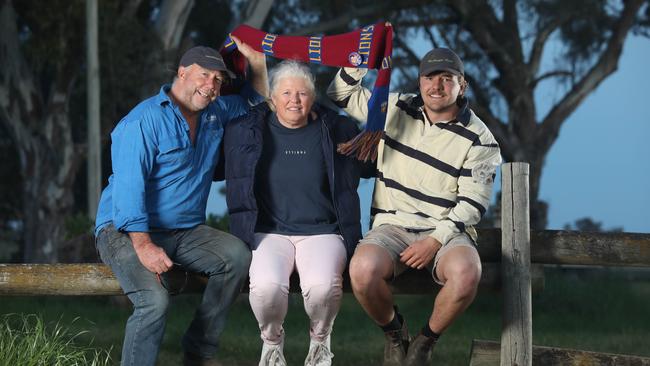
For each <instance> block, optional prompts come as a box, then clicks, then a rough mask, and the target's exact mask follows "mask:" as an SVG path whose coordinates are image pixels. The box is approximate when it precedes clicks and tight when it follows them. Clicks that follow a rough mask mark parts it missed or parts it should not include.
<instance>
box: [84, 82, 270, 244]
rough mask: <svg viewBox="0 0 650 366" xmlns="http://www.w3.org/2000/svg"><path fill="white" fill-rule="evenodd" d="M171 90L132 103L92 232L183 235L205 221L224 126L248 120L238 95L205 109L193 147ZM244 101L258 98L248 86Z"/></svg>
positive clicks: (118, 132) (116, 134) (115, 137)
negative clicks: (157, 230)
mask: <svg viewBox="0 0 650 366" xmlns="http://www.w3.org/2000/svg"><path fill="white" fill-rule="evenodd" d="M170 88H171V85H164V86H163V87H162V88H161V89H160V93H158V95H156V96H153V97H151V98H149V99H147V100H145V101H143V102H141V103H140V104H138V105H137V106H136V107H135V108H134V109H133V110H131V112H129V114H128V115H127V116H126V117H124V118H123V119H122V120H121V121H120V122H119V123H118V124H117V126H116V127H115V129H114V130H113V132H112V133H111V139H112V145H111V159H112V164H113V174H112V175H111V176H110V177H109V179H108V186H107V187H106V188H105V189H104V191H103V192H102V196H101V199H100V202H99V207H98V210H97V217H96V219H95V233H96V234H97V233H99V231H100V230H101V229H102V228H103V227H104V226H106V225H108V224H110V223H113V224H114V225H115V227H116V228H117V229H118V230H122V231H127V232H131V231H137V232H146V231H149V230H150V228H165V229H179V228H189V227H193V226H196V225H199V224H201V223H203V222H205V209H206V205H207V201H208V193H209V192H210V185H211V182H212V177H213V175H214V169H215V165H216V163H217V161H218V159H219V147H220V144H221V140H222V137H223V133H224V128H225V125H226V124H227V123H228V122H230V121H231V120H232V119H234V118H236V117H238V116H240V115H242V114H244V113H246V112H247V111H248V109H249V104H248V103H247V101H246V100H245V99H244V98H243V97H242V96H240V95H228V96H221V97H218V98H217V99H216V100H215V101H214V102H212V103H210V104H209V105H208V107H207V108H206V109H205V110H203V111H202V112H201V114H200V117H199V123H198V128H197V133H196V139H195V143H194V145H192V142H191V140H190V135H189V132H190V131H189V125H188V124H187V122H186V121H185V118H184V117H183V115H182V114H181V112H180V110H179V108H178V106H177V105H175V104H174V103H173V102H172V100H171V99H170V98H169V96H168V95H167V93H168V92H169V90H170ZM243 95H245V96H247V97H248V99H249V100H250V101H251V102H252V103H255V102H259V101H261V100H262V97H261V96H260V95H258V94H257V93H255V92H254V91H253V90H252V89H251V88H250V87H249V86H246V87H244V91H243Z"/></svg>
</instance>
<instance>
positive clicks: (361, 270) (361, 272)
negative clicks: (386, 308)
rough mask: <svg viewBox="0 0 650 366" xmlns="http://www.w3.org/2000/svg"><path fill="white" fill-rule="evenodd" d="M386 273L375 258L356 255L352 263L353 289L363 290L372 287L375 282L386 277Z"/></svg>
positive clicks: (351, 279) (351, 280)
mask: <svg viewBox="0 0 650 366" xmlns="http://www.w3.org/2000/svg"><path fill="white" fill-rule="evenodd" d="M383 272H385V271H384V270H383V269H382V266H381V265H380V263H379V262H378V261H377V260H375V258H373V257H370V256H367V255H355V256H353V257H352V260H351V261H350V282H351V283H352V288H353V289H355V291H356V290H363V289H366V288H368V287H370V286H371V285H372V283H373V282H375V281H377V280H380V279H382V278H383V277H384V273H383Z"/></svg>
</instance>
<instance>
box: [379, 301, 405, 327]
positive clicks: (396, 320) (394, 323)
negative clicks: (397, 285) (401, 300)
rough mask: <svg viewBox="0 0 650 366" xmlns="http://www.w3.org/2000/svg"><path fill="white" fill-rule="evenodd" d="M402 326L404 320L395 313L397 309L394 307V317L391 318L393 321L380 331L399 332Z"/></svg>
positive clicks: (400, 315)
mask: <svg viewBox="0 0 650 366" xmlns="http://www.w3.org/2000/svg"><path fill="white" fill-rule="evenodd" d="M402 324H404V318H402V314H400V313H398V312H397V307H395V316H393V320H391V321H390V322H389V323H388V324H386V325H382V326H381V329H382V330H383V331H384V332H390V331H395V330H400V329H402Z"/></svg>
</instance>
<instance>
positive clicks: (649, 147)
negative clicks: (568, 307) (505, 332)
mask: <svg viewBox="0 0 650 366" xmlns="http://www.w3.org/2000/svg"><path fill="white" fill-rule="evenodd" d="M648 65H650V40H648V39H646V38H640V37H629V38H628V40H627V41H626V43H625V46H624V49H623V55H622V57H621V59H620V61H619V69H618V71H616V72H615V73H614V74H613V75H611V76H610V77H609V78H607V79H606V80H605V81H604V82H603V83H601V85H600V86H599V87H598V88H597V89H596V91H595V92H593V93H592V94H591V95H589V96H588V97H587V98H586V100H585V101H584V102H583V103H582V104H581V105H580V107H579V108H578V109H577V110H576V111H575V112H574V113H573V114H572V115H571V116H570V117H569V118H568V120H567V121H565V123H564V125H563V127H562V129H561V131H560V136H559V137H558V139H557V140H556V142H555V144H554V145H553V148H552V149H551V151H550V152H549V154H548V155H547V159H546V165H545V168H544V170H543V176H542V182H541V191H540V198H541V199H543V200H545V201H547V202H548V203H549V214H548V222H549V225H548V229H561V228H562V227H563V226H564V224H566V223H572V222H574V221H575V220H577V219H580V218H583V217H591V218H592V219H594V220H595V221H599V222H602V224H603V227H604V228H605V229H608V228H613V227H623V229H624V231H626V232H642V233H650V214H649V213H648V208H649V207H650V161H649V159H650V111H648V110H645V109H644V107H646V104H650V93H649V94H646V92H645V91H644V90H645V88H646V87H650V70H648ZM544 93H545V94H541V96H542V97H548V98H553V97H554V96H555V95H554V94H553V93H554V91H553V90H551V89H549V90H548V91H545V92H544ZM496 184H500V181H497V182H496ZM219 186H220V184H219V183H217V184H214V185H213V189H212V191H211V192H210V199H209V201H208V209H207V211H208V212H214V213H217V214H222V213H223V212H224V211H225V202H224V201H225V198H224V197H223V196H221V195H219V194H218V187H219ZM495 190H496V189H495ZM371 194H372V182H371V181H365V180H364V181H362V182H361V184H360V187H359V196H360V198H361V202H362V203H361V209H362V223H363V224H364V231H365V230H366V229H367V222H368V212H369V209H370V208H369V207H370V199H371Z"/></svg>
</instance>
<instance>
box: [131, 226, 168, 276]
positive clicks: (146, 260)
mask: <svg viewBox="0 0 650 366" xmlns="http://www.w3.org/2000/svg"><path fill="white" fill-rule="evenodd" d="M129 237H130V238H131V242H132V243H133V249H135V253H136V254H137V255H138V259H139V260H140V263H142V265H143V266H144V267H145V268H146V269H148V270H149V271H151V272H153V273H156V274H161V273H163V272H167V271H169V269H170V268H172V265H173V264H174V263H173V262H172V260H171V259H169V257H168V256H167V253H165V251H164V250H163V249H162V248H161V247H159V246H157V245H156V244H154V243H153V241H151V237H150V236H149V234H148V233H136V232H130V233H129Z"/></svg>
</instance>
